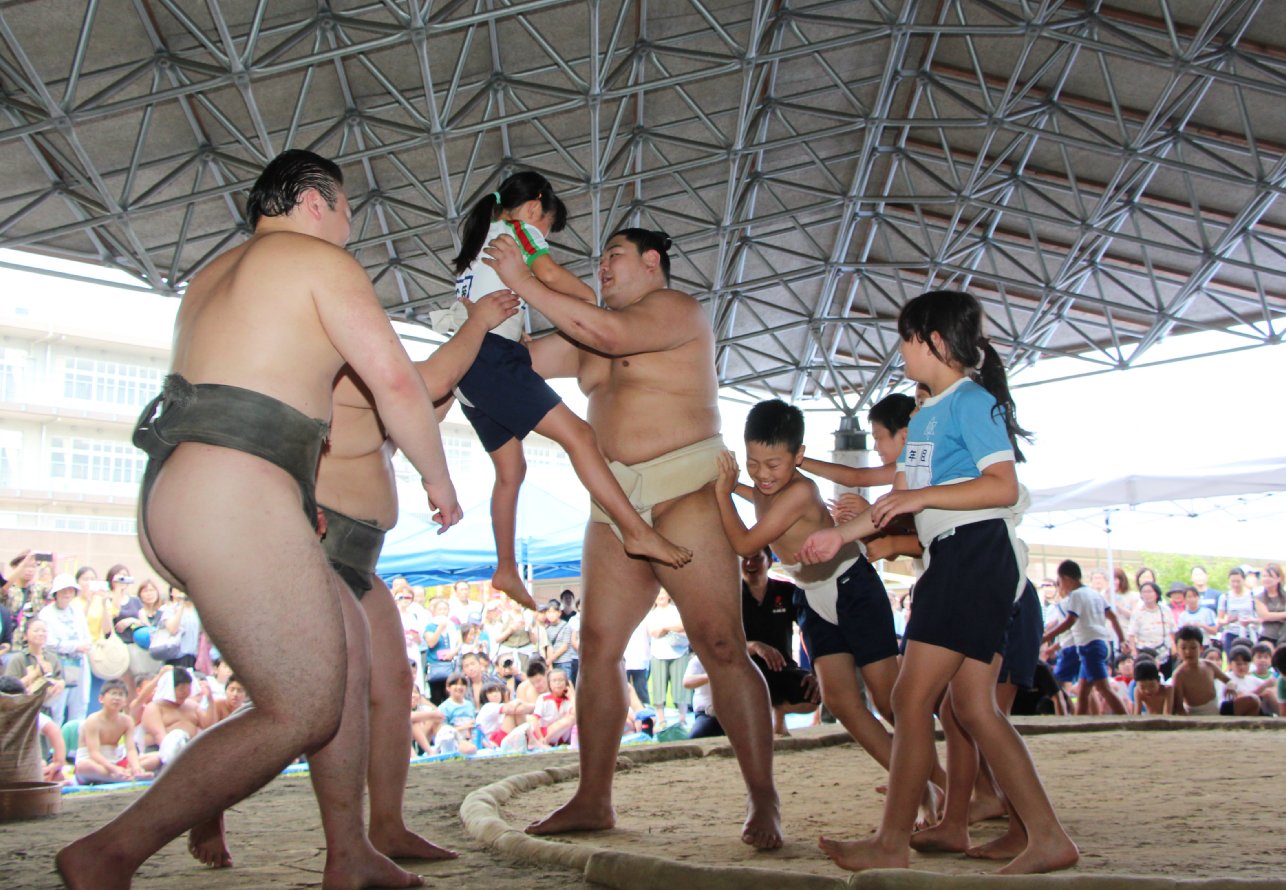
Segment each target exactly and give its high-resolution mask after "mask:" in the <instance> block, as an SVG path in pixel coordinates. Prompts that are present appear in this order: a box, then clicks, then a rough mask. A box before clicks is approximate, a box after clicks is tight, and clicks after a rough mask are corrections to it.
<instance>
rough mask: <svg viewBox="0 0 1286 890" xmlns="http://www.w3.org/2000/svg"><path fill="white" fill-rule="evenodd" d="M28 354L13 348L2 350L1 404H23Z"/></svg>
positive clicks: (0, 351) (0, 355) (0, 358)
mask: <svg viewBox="0 0 1286 890" xmlns="http://www.w3.org/2000/svg"><path fill="white" fill-rule="evenodd" d="M26 369H27V353H26V352H24V351H23V350H21V349H14V348H13V347H11V346H6V347H3V348H0V402H21V401H22V400H23V399H22V378H23V374H24V373H25V371H26Z"/></svg>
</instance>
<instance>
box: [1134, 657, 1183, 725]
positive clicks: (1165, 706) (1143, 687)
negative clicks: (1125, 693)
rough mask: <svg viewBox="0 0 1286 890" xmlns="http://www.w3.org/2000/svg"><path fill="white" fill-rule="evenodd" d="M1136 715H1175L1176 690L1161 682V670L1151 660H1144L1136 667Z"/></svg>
mask: <svg viewBox="0 0 1286 890" xmlns="http://www.w3.org/2000/svg"><path fill="white" fill-rule="evenodd" d="M1134 713H1135V714H1136V715H1142V714H1148V715H1149V716H1156V715H1159V714H1173V713H1174V689H1172V688H1171V687H1169V686H1167V685H1166V684H1164V683H1162V682H1161V670H1160V669H1159V668H1158V667H1157V663H1156V662H1155V661H1151V660H1150V659H1142V660H1140V661H1139V663H1138V664H1136V665H1135V666H1134Z"/></svg>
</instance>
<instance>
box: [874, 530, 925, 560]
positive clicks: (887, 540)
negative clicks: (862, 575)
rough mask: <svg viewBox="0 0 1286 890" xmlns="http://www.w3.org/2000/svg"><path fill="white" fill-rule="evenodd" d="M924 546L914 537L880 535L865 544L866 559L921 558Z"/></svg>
mask: <svg viewBox="0 0 1286 890" xmlns="http://www.w3.org/2000/svg"><path fill="white" fill-rule="evenodd" d="M923 555H924V545H923V544H921V543H920V539H919V537H917V536H916V535H880V536H879V537H878V538H872V539H871V540H869V541H867V542H866V558H867V559H869V560H870V561H871V562H875V561H876V560H877V559H894V558H896V557H899V556H923Z"/></svg>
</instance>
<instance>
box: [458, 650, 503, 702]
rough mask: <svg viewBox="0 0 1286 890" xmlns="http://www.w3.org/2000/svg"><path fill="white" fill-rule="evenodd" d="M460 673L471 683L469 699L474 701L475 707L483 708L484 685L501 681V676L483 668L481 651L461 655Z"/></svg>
mask: <svg viewBox="0 0 1286 890" xmlns="http://www.w3.org/2000/svg"><path fill="white" fill-rule="evenodd" d="M460 673H461V674H463V675H464V679H465V682H466V683H468V684H469V685H468V699H469V701H471V702H473V707H474V708H475V709H479V708H481V707H482V687H484V686H486V685H487V684H488V683H491V682H499V678H498V677H496V676H495V675H494V674H488V673H486V672H485V671H484V670H483V664H482V654H481V653H479V652H469V653H467V654H465V655H462V656H461V657H460Z"/></svg>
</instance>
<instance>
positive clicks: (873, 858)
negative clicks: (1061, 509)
mask: <svg viewBox="0 0 1286 890" xmlns="http://www.w3.org/2000/svg"><path fill="white" fill-rule="evenodd" d="M982 320H983V312H982V306H981V305H979V303H978V301H977V300H976V299H974V297H972V296H970V295H969V294H967V293H962V292H960V291H933V292H931V293H927V294H923V295H921V296H919V297H916V298H915V299H914V300H912V301H911V302H910V303H908V304H907V305H906V307H905V308H904V309H903V310H902V314H901V315H900V316H899V318H898V333H899V334H900V335H901V337H902V346H901V349H902V359H903V362H904V364H905V366H906V375H907V377H909V378H911V379H912V380H916V381H918V382H920V383H924V384H927V385H928V387H929V392H930V396H929V398H928V399H926V400H925V402H924V404H923V406H922V407H921V408H920V410H919V411H918V412H916V414H915V416H914V417H912V418H911V422H910V425H909V426H908V428H907V430H908V432H907V439H906V445H905V446H904V447H903V449H902V454H901V455H900V456H899V457H898V462H897V473H896V475H895V477H894V482H893V491H891V492H890V493H888V494H886V495H884V496H883V497H882V498H880V499H879V500H877V501H876V502H875V503H874V504H872V505H871V507H870V509H869V510H867V511H866V512H864V513H863V514H861V515H860V516H858V517H856V518H855V519H851V520H849V521H848V522H846V523H844V524H843V525H840V526H836V527H835V528H830V529H823V530H821V531H818V532H815V533H813V535H811V536H810V537H809V539H808V540H807V541H805V542H804V546H803V547H802V548H801V550H800V558H801V560H803V561H804V562H808V563H813V562H825V561H827V560H829V559H830V558H832V557H833V556H834V554H835V552H836V551H838V549H839V547H840V546H842V545H843V544H844V543H846V542H848V541H853V540H857V539H859V538H865V537H868V536H870V535H871V534H874V533H875V532H876V531H878V530H879V529H881V528H883V527H884V526H886V525H887V524H888V523H889V522H890V521H891V520H893V519H894V518H895V517H897V516H899V515H901V514H911V515H913V516H914V518H915V525H916V532H917V535H918V537H919V538H920V542H921V544H922V545H923V546H924V548H925V555H924V560H925V564H926V568H925V571H924V574H923V575H921V576H920V579H919V581H917V582H916V585H915V605H914V608H913V609H912V610H911V618H910V619H909V621H908V622H907V628H906V635H905V639H906V650H905V654H904V656H903V659H902V667H901V670H900V673H899V675H898V680H897V684H896V686H895V687H894V689H893V711H894V717H895V720H896V722H895V724H894V729H893V756H892V761H891V768H890V771H889V791H888V796H887V798H886V799H885V803H884V816H883V819H882V821H881V823H880V829H879V831H878V833H877V834H876V835H875V836H874V837H872V838H869V839H863V840H860V841H836V840H828V839H825V838H823V839H822V843H821V846H822V850H823V851H824V852H825V853H826V854H827V855H828V856H830V857H831V859H833V860H834V861H835V862H836V863H838V864H839V865H841V866H843V867H845V868H850V869H855V870H856V869H865V868H876V867H903V868H905V867H906V866H907V864H908V862H909V859H910V851H911V842H912V841H911V832H912V829H913V828H914V826H915V817H916V809H917V807H918V805H919V803H920V795H921V793H922V791H923V790H924V783H925V782H926V781H927V780H928V778H929V770H930V769H931V767H932V765H933V728H934V724H933V714H934V710H935V706H936V705H937V703H938V700H939V699H940V698H942V696H943V694H944V693H947V703H949V704H950V711H951V712H952V713H953V714H954V717H955V720H956V721H957V722H958V723H959V724H960V726H961V727H963V729H964V732H965V733H967V736H966V735H965V734H964V733H951V734H948V736H947V740H948V753H947V766H948V771H949V772H948V776H947V781H948V788H951V787H952V775H951V771H952V770H953V766H952V765H953V763H961V764H963V763H964V761H965V758H964V757H961V756H960V754H962V753H964V752H963V751H962V750H961V749H959V748H957V747H955V746H953V744H952V742H953V741H956V743H957V745H959V744H961V742H959V741H957V740H960V739H963V740H964V742H963V744H967V737H968V736H972V738H973V739H974V741H975V742H976V744H977V746H978V749H979V751H981V753H982V755H983V756H984V757H985V758H986V759H987V763H988V764H989V765H990V766H991V769H992V773H993V775H994V776H995V777H996V781H997V782H998V783H999V785H1000V788H1001V790H1002V791H1003V792H1004V794H1005V796H1006V797H1007V798H1008V800H1009V803H1010V804H1011V806H1012V808H1013V813H1014V815H1013V817H1012V819H1013V820H1014V821H1015V822H1018V823H1021V826H1022V828H1023V829H1025V831H1026V834H1025V838H1024V837H1023V835H1021V834H1020V833H1019V832H1017V831H1016V830H1015V828H1016V826H1011V837H1016V838H1018V839H1019V842H1018V843H1017V844H1015V845H1014V846H1013V849H1009V850H1008V852H1007V853H1006V855H1007V856H1008V855H1013V854H1014V852H1015V851H1017V855H1015V856H1014V858H1013V861H1011V862H1010V863H1009V864H1008V865H1006V866H1005V867H1004V868H1002V869H1001V873H1002V874H1026V873H1033V872H1047V871H1054V870H1056V869H1060V868H1068V867H1070V866H1072V865H1074V864H1075V863H1076V861H1077V858H1078V856H1079V853H1078V851H1077V849H1076V845H1075V844H1074V843H1073V842H1072V839H1071V838H1070V837H1068V835H1067V832H1066V831H1065V830H1064V829H1063V826H1062V825H1061V824H1060V823H1059V821H1058V817H1057V816H1056V815H1055V814H1054V809H1053V806H1052V805H1051V804H1050V802H1049V797H1048V795H1047V794H1046V793H1045V789H1044V787H1043V786H1042V785H1041V781H1040V776H1039V775H1037V773H1036V767H1035V764H1033V763H1032V759H1031V755H1030V754H1029V753H1028V751H1027V747H1026V746H1025V745H1024V744H1023V741H1022V739H1021V737H1019V735H1018V734H1017V733H1016V732H1015V731H1014V728H1013V727H1012V726H1011V725H1010V724H1009V720H1008V718H1007V717H1006V716H1005V715H1004V714H1002V713H1001V711H1000V710H999V709H998V708H997V706H996V699H995V689H996V681H997V678H998V676H999V672H1000V667H1001V656H1000V652H1001V651H1002V650H1003V649H1004V644H1005V635H1006V631H1007V630H1010V627H1011V625H1010V616H1011V615H1012V614H1013V613H1014V607H1015V603H1016V601H1017V600H1018V598H1019V595H1020V594H1021V593H1022V590H1023V588H1024V586H1025V585H1026V579H1025V578H1024V572H1023V570H1024V568H1025V566H1026V547H1025V545H1023V544H1022V542H1021V541H1019V540H1018V538H1017V537H1016V536H1015V534H1014V528H1013V527H1014V525H1016V524H1017V521H1018V518H1019V513H1018V511H1019V510H1020V509H1021V506H1020V503H1019V502H1020V500H1021V497H1022V492H1021V488H1020V486H1019V484H1018V477H1017V474H1016V472H1015V464H1016V463H1017V462H1018V461H1019V460H1021V459H1022V456H1021V453H1020V452H1019V451H1018V448H1017V442H1016V440H1017V438H1018V437H1024V438H1030V435H1029V434H1028V433H1027V431H1026V430H1024V429H1023V428H1022V427H1021V426H1019V425H1018V420H1017V417H1016V415H1015V410H1014V403H1013V400H1012V398H1010V395H1009V385H1008V383H1007V381H1006V379H1005V370H1004V366H1003V365H1002V364H1001V363H1000V358H999V356H997V355H996V352H995V350H994V349H992V348H991V345H990V344H989V343H988V342H987V340H986V338H985V337H983V335H982ZM1011 632H1019V628H1018V627H1017V622H1015V623H1014V626H1013V629H1012V631H1011ZM1032 644H1033V645H1037V644H1038V641H1036V640H1032ZM944 709H945V703H944ZM972 784H973V780H972V779H970V780H969V783H968V786H969V787H971V786H972ZM951 793H952V792H951V791H948V795H947V796H948V806H950V805H951V800H950V798H951ZM964 793H965V794H966V795H967V794H968V791H965V792H964ZM932 833H933V832H932V831H931V832H929V833H928V834H932ZM964 844H965V846H966V847H967V846H968V840H967V836H966V838H964ZM958 845H959V839H955V840H953V843H952V846H951V849H955V848H956V847H957V846H958ZM921 847H923V848H926V849H927V848H932V845H931V844H928V843H926V842H925V841H924V839H921V840H920V841H919V842H918V843H917V848H921ZM961 849H963V847H961ZM1005 849H1007V848H1004V847H999V848H997V850H996V852H990V851H989V852H988V853H987V854H986V855H990V856H996V855H999V853H1000V851H1002V850H1005ZM980 855H983V854H980Z"/></svg>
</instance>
